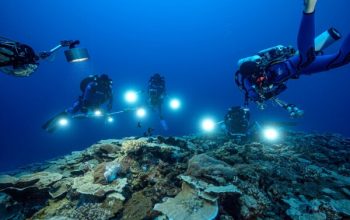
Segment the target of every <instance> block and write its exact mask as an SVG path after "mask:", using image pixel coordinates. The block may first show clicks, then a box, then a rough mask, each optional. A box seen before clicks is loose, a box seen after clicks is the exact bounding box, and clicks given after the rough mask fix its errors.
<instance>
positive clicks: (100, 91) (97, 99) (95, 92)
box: [66, 81, 113, 114]
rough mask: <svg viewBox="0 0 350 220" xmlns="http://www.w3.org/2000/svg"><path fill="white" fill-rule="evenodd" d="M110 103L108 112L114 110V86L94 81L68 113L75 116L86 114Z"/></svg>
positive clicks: (88, 85)
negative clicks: (81, 113) (76, 114)
mask: <svg viewBox="0 0 350 220" xmlns="http://www.w3.org/2000/svg"><path fill="white" fill-rule="evenodd" d="M107 101H108V110H111V109H112V102H113V95H112V86H111V85H110V84H107V83H103V82H98V81H92V82H90V83H88V84H87V86H86V88H85V90H84V92H83V95H82V96H80V97H79V99H78V100H77V101H76V102H75V103H74V104H73V106H72V107H71V108H69V109H67V110H66V111H67V112H68V113H71V114H75V113H77V112H79V111H81V112H83V113H86V112H87V111H88V110H89V109H93V108H98V107H100V106H101V105H102V104H104V103H106V102H107Z"/></svg>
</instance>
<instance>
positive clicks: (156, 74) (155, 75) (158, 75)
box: [152, 73, 162, 79]
mask: <svg viewBox="0 0 350 220" xmlns="http://www.w3.org/2000/svg"><path fill="white" fill-rule="evenodd" d="M152 77H153V78H154V79H160V78H162V77H161V76H160V74H159V73H155V74H154V75H153V76H152Z"/></svg>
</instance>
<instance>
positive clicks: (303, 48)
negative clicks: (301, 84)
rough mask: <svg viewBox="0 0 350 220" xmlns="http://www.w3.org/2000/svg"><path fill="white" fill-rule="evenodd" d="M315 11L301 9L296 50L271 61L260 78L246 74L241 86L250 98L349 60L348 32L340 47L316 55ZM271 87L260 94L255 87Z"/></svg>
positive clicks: (266, 95) (269, 94)
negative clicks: (327, 52) (262, 77)
mask: <svg viewBox="0 0 350 220" xmlns="http://www.w3.org/2000/svg"><path fill="white" fill-rule="evenodd" d="M314 39H315V14H314V13H310V14H306V13H303V17H302V21H301V25H300V29H299V34H298V50H299V53H298V54H296V55H294V56H293V57H291V58H289V59H287V60H286V61H284V62H280V63H277V64H273V65H271V66H270V67H269V68H268V69H267V71H266V73H265V74H266V76H265V77H264V79H263V80H262V81H257V80H256V79H254V80H252V79H251V78H250V79H249V78H246V79H245V80H244V82H243V87H244V89H245V91H246V92H247V96H248V98H249V100H251V101H259V102H261V101H264V100H267V99H269V98H271V97H274V96H276V95H278V94H280V93H281V92H283V91H284V90H285V89H286V88H287V87H286V86H285V85H284V83H285V82H286V81H287V80H289V79H293V78H294V79H295V78H298V77H299V76H300V75H310V74H313V73H319V72H323V71H327V70H330V69H333V68H336V67H340V66H343V65H345V64H348V63H350V35H348V36H347V37H346V38H345V40H344V42H343V44H342V46H341V48H340V50H339V51H338V52H337V53H334V54H327V55H316V52H315V43H314ZM263 86H265V88H267V87H270V88H269V89H268V90H269V91H267V92H266V93H263V94H264V98H262V97H261V96H260V95H259V94H258V93H257V91H256V89H255V88H259V87H263Z"/></svg>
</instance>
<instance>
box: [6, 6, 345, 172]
mask: <svg viewBox="0 0 350 220" xmlns="http://www.w3.org/2000/svg"><path fill="white" fill-rule="evenodd" d="M334 2H336V3H334ZM349 8H350V2H349V1H348V0H337V1H320V2H319V5H318V7H317V17H316V26H317V27H316V30H317V33H321V32H323V31H324V30H326V29H327V28H329V27H331V26H335V27H337V28H338V30H339V31H341V32H342V33H343V34H344V35H346V34H348V33H349V31H350V23H349V20H350V14H349ZM301 12H302V1H301V0H300V1H292V0H289V1H281V0H264V1H261V0H250V1H247V0H220V1H218V0H176V1H175V0H168V1H164V0H148V1H144V0H103V1H92V0H90V1H87V0H74V1H72V0H60V1H54V0H52V1H47V0H35V1H25V0H11V1H2V3H1V13H0V26H1V35H2V36H6V37H9V38H13V39H16V40H18V41H20V42H24V43H27V44H29V45H32V46H33V48H34V49H35V50H36V51H41V50H48V49H50V48H51V47H53V46H55V45H56V44H57V43H58V42H59V41H60V40H63V39H79V40H80V41H81V46H84V47H87V48H88V49H89V52H90V55H91V60H90V61H89V62H88V63H84V64H82V63H81V64H69V63H66V62H65V60H64V56H63V51H60V53H58V54H57V57H56V59H55V60H54V61H53V62H42V63H41V65H40V68H39V70H38V71H37V72H36V73H35V74H34V75H33V76H32V77H29V78H14V77H10V76H7V75H4V74H2V75H1V76H0V103H1V108H0V113H1V114H0V130H1V135H0V147H1V151H0V170H7V169H13V168H16V167H18V166H19V165H23V164H27V163H30V162H36V161H42V160H44V159H48V158H51V157H55V156H58V155H62V154H65V153H68V152H70V151H72V150H80V149H83V148H86V147H88V146H89V145H91V144H92V143H94V142H95V141H97V140H100V139H106V138H119V137H124V136H130V135H140V134H141V133H142V131H141V130H139V129H137V128H136V127H135V126H136V119H135V118H134V117H133V115H122V116H121V117H119V118H118V120H117V122H116V123H115V124H114V125H113V126H106V125H105V124H104V123H103V121H99V120H95V121H93V120H92V121H91V120H89V121H81V122H77V123H74V124H73V125H72V126H71V127H70V128H69V129H67V130H64V131H59V132H57V133H55V134H47V133H45V132H44V131H42V130H41V128H40V126H41V124H42V123H43V122H44V121H45V120H47V119H48V118H49V117H50V116H52V115H53V114H55V113H57V112H59V111H61V110H63V109H64V108H66V107H68V106H70V105H71V104H72V102H73V101H74V99H75V98H76V97H77V96H78V95H79V92H80V91H79V83H80V80H81V79H82V78H83V77H84V76H86V75H88V74H92V73H107V74H109V75H110V76H111V77H112V78H113V79H114V92H115V94H116V95H115V97H116V99H115V102H114V109H115V110H118V109H121V108H123V106H124V103H123V100H122V93H123V91H124V90H125V89H127V88H130V87H132V88H135V89H143V88H145V86H146V82H147V80H148V78H149V76H150V75H151V74H152V73H154V72H160V73H162V74H164V75H165V76H166V80H167V87H168V93H169V95H176V96H178V97H181V98H182V99H183V102H184V103H183V109H182V110H181V111H180V112H177V113H170V112H168V113H167V114H166V115H167V116H168V120H169V126H170V130H169V132H168V133H165V134H167V135H183V134H190V133H196V132H198V123H199V120H200V119H201V117H203V116H205V115H212V116H214V117H216V118H217V120H221V118H222V117H223V115H224V114H225V112H226V110H227V108H228V107H230V106H232V105H239V104H241V102H242V94H241V93H240V92H239V90H238V89H237V87H236V86H235V84H234V82H233V72H234V71H235V69H236V63H237V60H238V59H239V58H242V57H246V56H249V55H252V54H254V53H255V52H257V51H259V50H261V49H264V48H267V47H270V46H274V45H277V44H285V45H289V44H291V45H294V46H295V45H296V36H297V31H298V26H299V22H300V17H301ZM339 45H340V43H337V44H336V45H335V46H334V47H332V48H331V49H330V50H329V51H330V52H334V51H336V50H337V48H338V47H339ZM349 85H350V65H349V66H346V67H342V68H340V69H337V70H332V71H329V72H327V73H323V74H319V75H313V76H310V77H302V78H301V79H299V80H294V81H291V82H289V83H288V86H289V89H288V91H287V92H285V93H284V94H283V95H282V97H281V98H283V99H285V100H287V101H290V102H293V103H296V104H298V105H299V106H300V107H301V108H303V109H304V110H305V111H306V115H305V117H304V118H303V119H302V120H300V122H299V129H302V130H312V131H313V130H315V131H321V132H336V133H341V134H344V135H347V136H349V135H350V128H349V122H350V115H349V110H350V104H349V101H350V99H349V97H348V94H349V92H350V86H349ZM252 109H253V111H254V117H255V118H256V119H258V120H261V121H264V120H270V119H276V120H287V119H288V118H287V115H286V114H285V113H284V112H283V111H281V110H280V109H278V108H273V107H269V108H268V109H267V110H265V111H262V112H261V111H257V110H256V108H255V107H252ZM153 123H154V124H156V125H157V124H158V122H157V121H156V117H155V116H154V117H153ZM148 124H149V125H151V124H152V120H151V119H149V121H148ZM156 125H154V126H156ZM156 128H157V129H158V130H157V131H158V132H160V133H162V132H161V131H160V130H159V127H157V126H156ZM163 134H164V133H163Z"/></svg>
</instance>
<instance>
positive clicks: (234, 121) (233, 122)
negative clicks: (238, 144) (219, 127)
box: [224, 106, 250, 136]
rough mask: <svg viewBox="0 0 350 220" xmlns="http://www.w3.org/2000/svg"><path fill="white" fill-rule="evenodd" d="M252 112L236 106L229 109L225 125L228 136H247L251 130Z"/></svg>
mask: <svg viewBox="0 0 350 220" xmlns="http://www.w3.org/2000/svg"><path fill="white" fill-rule="evenodd" d="M249 120H250V112H249V109H247V108H244V107H240V106H234V107H231V108H229V109H228V111H227V113H226V115H225V118H224V124H225V129H226V132H227V134H228V135H231V136H232V135H236V134H241V135H246V134H247V132H248V130H249Z"/></svg>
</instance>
